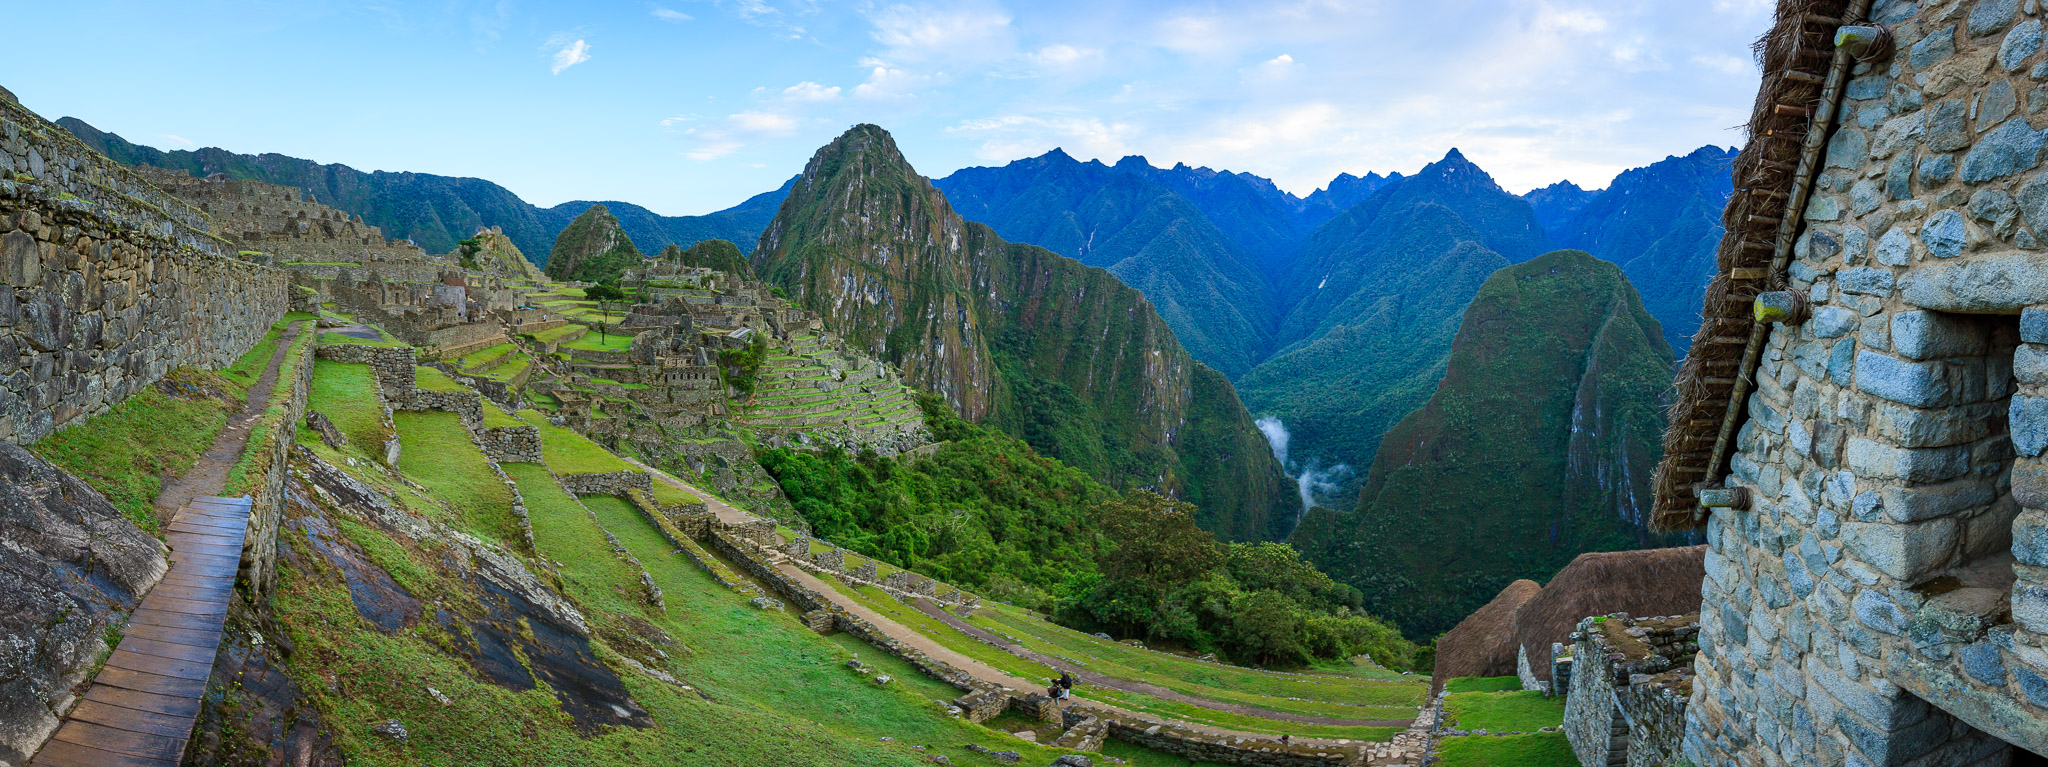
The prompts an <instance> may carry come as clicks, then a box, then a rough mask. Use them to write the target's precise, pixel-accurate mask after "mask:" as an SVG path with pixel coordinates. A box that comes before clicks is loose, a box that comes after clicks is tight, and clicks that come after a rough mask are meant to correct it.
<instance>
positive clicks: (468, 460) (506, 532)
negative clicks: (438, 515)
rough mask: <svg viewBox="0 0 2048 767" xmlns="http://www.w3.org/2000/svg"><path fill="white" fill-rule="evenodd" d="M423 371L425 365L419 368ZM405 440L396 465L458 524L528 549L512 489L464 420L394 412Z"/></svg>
mask: <svg viewBox="0 0 2048 767" xmlns="http://www.w3.org/2000/svg"><path fill="white" fill-rule="evenodd" d="M422 369H423V370H424V369H426V368H422ZM392 419H393V420H395V421H396V422H397V424H398V440H399V443H400V444H401V445H403V449H402V451H401V452H400V453H399V456H398V468H399V470H400V471H403V472H405V474H406V476H409V477H412V478H413V479H414V480H415V481H417V482H419V483H420V484H422V485H425V486H426V487H427V489H428V490H430V491H432V493H433V496H434V497H435V498H437V499H439V500H442V501H445V502H447V503H448V505H450V506H452V507H454V509H455V512H456V514H457V515H459V517H460V519H461V520H462V526H463V528H464V529H467V530H469V531H471V532H474V533H477V534H479V535H482V536H484V537H485V538H487V539H489V540H494V541H497V542H498V543H501V544H503V545H505V547H506V548H510V549H512V550H514V551H518V550H522V549H524V548H526V543H525V541H524V536H523V535H521V534H520V531H519V521H518V519H517V518H516V517H514V516H512V492H511V491H510V490H509V489H507V488H506V487H505V483H504V482H502V481H499V479H498V476H497V475H496V474H493V473H491V467H490V465H489V464H487V463H485V458H484V454H483V451H481V450H478V449H477V447H476V445H475V443H472V442H470V438H469V431H468V430H467V429H465V428H463V426H462V419H461V417H460V416H457V415H456V414H454V413H449V412H443V411H430V412H399V413H395V414H393V415H392Z"/></svg>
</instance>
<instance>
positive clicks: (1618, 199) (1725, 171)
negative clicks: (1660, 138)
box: [1552, 146, 1735, 354]
mask: <svg viewBox="0 0 2048 767" xmlns="http://www.w3.org/2000/svg"><path fill="white" fill-rule="evenodd" d="M1734 159H1735V150H1734V149H1733V148H1728V149H1723V148H1720V147H1715V146H1704V147H1700V148H1699V149H1696V150H1693V151H1692V153H1690V154H1687V155H1685V156H1684V157H1666V158H1664V159H1663V160H1662V161H1659V162H1657V163H1654V164H1651V165H1648V166H1646V167H1641V168H1635V169H1633V170H1629V171H1624V172H1623V173H1622V174H1621V175H1620V176H1616V177H1615V179H1614V183H1613V184H1611V185H1609V186H1608V188H1607V190H1606V191H1604V192H1602V193H1600V195H1599V196H1597V197H1595V198H1593V199H1592V200H1589V201H1587V202H1586V204H1585V206H1584V207H1583V208H1581V209H1580V210H1579V211H1578V212H1577V213H1576V214H1575V215H1573V216H1572V217H1571V218H1570V219H1569V220H1567V221H1565V222H1564V223H1562V224H1561V225H1560V226H1558V228H1557V229H1555V230H1553V232H1552V234H1553V235H1554V236H1555V238H1556V240H1557V244H1558V246H1559V247H1567V248H1578V249H1580V250H1584V251H1586V252H1588V253H1592V254H1593V255H1596V256H1599V257H1601V258H1604V259H1607V260H1609V261H1613V262H1614V263H1617V264H1620V265H1621V270H1622V271H1623V272H1625V273H1627V274H1628V279H1629V281H1630V282H1632V283H1634V284H1635V286H1636V289H1637V290H1640V291H1642V293H1643V305H1644V306H1646V307H1648V308H1649V310H1650V313H1651V314H1653V315H1656V317H1657V321H1658V322H1659V323H1662V324H1663V326H1664V339H1665V340H1666V341H1669V342H1670V343H1671V346H1672V348H1674V349H1677V350H1678V352H1679V353H1680V354H1684V353H1685V350H1686V348H1687V347H1688V346H1690V345H1691V344H1692V334H1693V333H1694V331H1697V330H1699V327H1700V294H1701V293H1703V292H1705V290H1706V287H1707V281H1708V280H1710V279H1713V276H1714V271H1715V269H1716V266H1715V261H1714V252H1715V249H1716V248H1718V247H1719V246H1720V244H1721V209H1722V208H1724V207H1726V206H1727V204H1728V197H1729V195H1732V194H1734V193H1735V185H1734V182H1733V181H1732V180H1731V179H1730V176H1729V163H1731V162H1733V161H1734Z"/></svg>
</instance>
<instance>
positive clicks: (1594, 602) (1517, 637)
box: [1433, 546, 1707, 684]
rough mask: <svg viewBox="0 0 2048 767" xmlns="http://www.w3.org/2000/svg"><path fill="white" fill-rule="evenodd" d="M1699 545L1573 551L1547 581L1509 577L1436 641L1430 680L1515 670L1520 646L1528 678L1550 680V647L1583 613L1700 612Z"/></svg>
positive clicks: (1702, 561)
mask: <svg viewBox="0 0 2048 767" xmlns="http://www.w3.org/2000/svg"><path fill="white" fill-rule="evenodd" d="M1706 551H1707V547H1705V546H1685V547H1680V548H1670V549H1642V550H1638V551H1595V552H1587V553H1585V554H1580V555H1579V556H1578V557H1577V558H1575V559H1573V560H1572V563H1571V564H1569V565H1566V566H1565V568H1564V569H1563V570H1559V571H1558V573H1557V575H1556V576H1553V577H1552V578H1551V579H1550V583H1548V584H1545V585H1543V586H1541V587H1538V586H1537V585H1536V583H1535V582H1534V581H1526V580H1523V581H1515V582H1514V583H1511V584H1508V587H1507V588H1505V589H1502V590H1501V592H1500V595H1499V596H1496V597H1494V599H1493V601H1492V602H1488V603H1487V604H1486V606H1485V607H1481V608H1479V610H1478V611H1476V612H1474V613H1472V614H1471V615H1470V616H1467V617H1466V618H1465V620H1464V621H1463V622H1460V623H1459V624H1458V625H1457V627H1456V628H1453V629H1451V630H1450V631H1449V632H1448V633H1445V634H1444V635H1443V637H1441V638H1439V639H1438V640H1437V643H1436V672H1435V674H1434V675H1433V676H1434V682H1435V683H1436V684H1442V683H1443V682H1444V680H1447V679H1452V678H1456V677H1461V676H1508V675H1511V674H1514V673H1516V664H1515V653H1516V650H1517V649H1526V651H1527V652H1528V654H1529V664H1530V666H1531V668H1532V670H1534V672H1535V675H1536V678H1537V679H1542V680H1548V679H1549V678H1550V644H1551V643H1552V642H1564V643H1567V644H1569V643H1570V641H1571V640H1570V637H1571V633H1572V629H1574V628H1575V627H1577V626H1578V624H1579V621H1580V620H1582V619H1584V618H1586V617H1587V616H1591V615H1607V614H1609V613H1618V612H1621V613H1628V614H1630V615H1635V616H1649V615H1681V614H1686V613H1693V612H1698V611H1699V609H1700V582H1701V581H1702V580H1704V579H1705V578H1706V577H1707V570H1706Z"/></svg>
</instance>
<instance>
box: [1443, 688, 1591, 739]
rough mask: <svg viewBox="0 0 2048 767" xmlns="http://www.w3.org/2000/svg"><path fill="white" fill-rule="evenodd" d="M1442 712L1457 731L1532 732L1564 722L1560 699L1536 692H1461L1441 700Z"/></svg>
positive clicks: (1562, 704) (1562, 702) (1562, 701)
mask: <svg viewBox="0 0 2048 767" xmlns="http://www.w3.org/2000/svg"><path fill="white" fill-rule="evenodd" d="M1444 713H1445V714H1446V715H1448V716H1449V717H1450V719H1451V720H1452V721H1454V722H1457V726H1458V729H1460V730H1486V731H1489V732H1535V731H1537V730H1541V729H1543V728H1545V727H1556V726H1558V725H1560V724H1563V723H1564V698H1563V697H1555V698H1553V697H1549V696H1546V695H1544V694H1543V693H1541V692H1538V691H1536V690H1516V691H1513V692H1471V693H1462V694H1456V695H1448V696H1445V697H1444Z"/></svg>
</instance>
